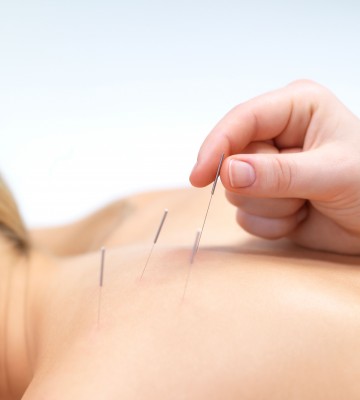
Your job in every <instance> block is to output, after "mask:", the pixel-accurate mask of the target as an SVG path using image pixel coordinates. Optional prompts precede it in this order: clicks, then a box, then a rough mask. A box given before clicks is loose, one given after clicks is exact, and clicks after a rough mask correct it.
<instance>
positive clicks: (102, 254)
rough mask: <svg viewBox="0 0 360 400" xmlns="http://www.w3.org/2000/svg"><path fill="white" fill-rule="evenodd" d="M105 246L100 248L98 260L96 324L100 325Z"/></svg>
mask: <svg viewBox="0 0 360 400" xmlns="http://www.w3.org/2000/svg"><path fill="white" fill-rule="evenodd" d="M105 251H106V249H105V247H102V248H101V262H100V276H99V300H98V318H97V325H98V327H99V325H100V312H101V295H102V287H103V283H104V265H105Z"/></svg>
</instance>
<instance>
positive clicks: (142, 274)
mask: <svg viewBox="0 0 360 400" xmlns="http://www.w3.org/2000/svg"><path fill="white" fill-rule="evenodd" d="M168 212H169V210H168V209H167V208H165V210H164V215H163V216H162V219H161V222H160V225H159V227H158V229H157V231H156V235H155V238H154V241H153V245H152V247H151V250H150V253H149V255H148V258H147V260H146V263H145V266H144V268H143V270H142V273H141V276H140V280H141V279H142V277H143V276H144V273H145V270H146V267H147V265H148V263H149V260H150V257H151V255H152V252H153V250H154V247H155V245H156V242H157V240H158V239H159V236H160V232H161V230H162V227H163V225H164V222H165V219H166V217H167V215H168Z"/></svg>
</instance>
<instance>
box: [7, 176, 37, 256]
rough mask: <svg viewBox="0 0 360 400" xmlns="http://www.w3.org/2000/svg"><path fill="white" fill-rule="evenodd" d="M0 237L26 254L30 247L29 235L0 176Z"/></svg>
mask: <svg viewBox="0 0 360 400" xmlns="http://www.w3.org/2000/svg"><path fill="white" fill-rule="evenodd" d="M0 236H2V237H4V238H5V239H6V240H8V241H9V242H10V244H12V245H13V246H14V247H15V248H16V249H17V250H19V251H21V252H22V253H27V251H28V250H29V247H30V243H29V235H28V232H27V230H26V228H25V225H24V223H23V221H22V218H21V216H20V213H19V209H18V207H17V205H16V202H15V200H14V197H13V196H12V194H11V192H10V190H9V188H8V187H7V185H6V184H5V182H4V179H3V178H2V177H1V175H0Z"/></svg>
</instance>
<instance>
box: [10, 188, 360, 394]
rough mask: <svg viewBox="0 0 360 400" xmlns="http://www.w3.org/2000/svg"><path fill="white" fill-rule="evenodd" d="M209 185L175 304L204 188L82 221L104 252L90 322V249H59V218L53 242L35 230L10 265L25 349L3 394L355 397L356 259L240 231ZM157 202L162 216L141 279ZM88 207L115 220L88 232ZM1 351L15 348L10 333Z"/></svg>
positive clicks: (128, 203)
mask: <svg viewBox="0 0 360 400" xmlns="http://www.w3.org/2000/svg"><path fill="white" fill-rule="evenodd" d="M222 191H223V190H222V188H221V186H218V188H217V190H216V193H215V197H214V199H213V202H212V206H211V209H210V212H209V216H208V220H207V223H206V225H205V229H204V234H203V237H202V241H201V244H200V249H199V253H198V254H197V257H196V259H195V263H194V264H193V266H192V270H191V274H190V280H189V285H188V287H187V291H186V294H185V297H184V300H182V296H183V289H184V284H185V280H186V276H187V273H188V268H189V267H190V265H189V258H190V253H191V247H192V244H193V243H192V242H193V239H194V236H195V231H196V229H197V228H198V226H199V225H201V223H202V218H203V216H204V212H205V209H206V206H207V202H208V199H209V194H210V192H209V188H206V189H205V190H202V191H201V190H195V189H192V190H179V191H166V192H161V193H150V194H144V195H138V196H134V197H131V198H129V199H127V200H125V201H124V202H121V203H118V207H113V208H111V207H110V209H108V212H107V211H106V210H103V211H102V212H100V214H94V215H93V216H92V217H89V219H86V220H84V221H82V223H81V224H80V225H81V226H82V227H83V229H84V236H87V235H89V230H90V227H92V228H91V229H94V231H93V232H94V237H98V238H101V237H106V240H104V241H103V242H102V239H99V243H96V241H95V242H93V243H91V245H89V246H90V247H91V246H94V247H97V248H100V246H101V245H102V244H104V245H106V247H107V249H108V250H107V253H106V262H105V278H104V287H103V291H102V307H101V314H100V324H99V325H98V324H97V312H98V308H97V306H98V294H99V288H98V279H99V266H100V252H99V251H96V252H93V251H89V252H87V251H85V249H84V248H83V247H82V246H84V243H85V242H86V241H85V242H84V243H82V246H80V248H78V249H76V248H75V247H74V245H73V243H69V248H70V249H71V251H70V252H71V255H66V245H65V242H66V241H65V240H64V237H63V236H62V235H63V232H64V230H66V228H65V227H63V228H61V229H60V230H59V231H58V232H59V235H60V237H61V239H62V240H61V243H62V246H61V248H59V247H57V246H56V235H57V231H56V230H52V231H51V235H53V239H52V240H49V232H48V234H47V236H46V235H45V233H46V232H45V231H43V232H41V231H37V232H34V233H33V238H34V243H35V247H34V250H33V252H32V254H31V256H30V257H29V259H28V260H27V261H26V262H25V261H23V264H21V266H20V270H21V268H22V269H23V271H27V274H28V275H27V276H28V277H27V279H28V280H30V281H31V290H28V291H27V296H28V302H27V304H29V303H30V304H31V306H30V307H29V309H28V310H27V315H28V318H29V319H28V323H27V327H26V328H27V331H28V335H27V339H28V343H29V344H28V347H29V349H28V350H29V351H28V354H30V356H29V355H26V352H25V351H24V352H23V353H22V358H23V359H22V360H21V361H22V365H28V367H27V370H25V371H23V372H22V373H21V374H20V373H19V371H18V370H17V369H16V368H15V367H12V368H10V369H9V370H8V374H9V376H10V377H11V379H10V381H11V382H13V391H14V392H16V391H17V393H18V394H19V395H18V397H14V398H19V397H20V395H21V391H22V390H25V389H26V390H25V394H24V396H23V399H25V400H33V399H36V400H41V399H46V400H52V399H54V400H57V399H90V400H91V399H99V398H101V399H119V398H121V399H125V400H126V399H129V400H130V399H144V398H146V399H210V400H211V399H219V398H221V399H263V398H267V399H288V398H291V399H313V398H316V399H339V398H346V399H357V398H359V396H360V383H359V382H360V381H359V379H358V377H359V376H358V371H360V361H359V360H360V357H359V354H360V339H359V337H360V335H359V330H360V299H359V295H358V293H359V288H360V272H359V269H358V261H359V260H358V258H357V257H350V256H340V255H334V254H332V255H331V254H326V253H320V252H315V251H309V250H304V249H301V248H298V247H295V246H294V245H292V244H290V243H289V242H287V241H278V242H271V243H269V242H267V241H264V240H261V239H254V238H251V236H250V235H248V234H246V233H245V232H243V231H241V230H239V228H238V226H237V225H236V223H235V220H234V218H233V208H232V207H230V206H229V205H228V204H227V202H226V200H225V197H224V196H223V193H222ZM165 207H167V208H168V209H169V216H168V219H167V221H166V223H165V225H164V228H163V231H162V234H161V236H160V238H159V241H158V243H157V245H156V247H155V249H154V252H153V255H152V258H151V259H150V262H149V265H148V269H147V270H146V272H145V274H144V278H143V280H141V281H140V280H139V277H140V274H141V271H142V268H143V266H144V262H145V260H146V257H147V255H148V252H149V250H150V248H151V244H152V239H153V235H154V233H155V231H156V228H157V224H158V223H159V220H160V218H161V215H162V211H163V208H165ZM109 210H110V211H109ZM99 215H101V216H102V218H100V220H102V219H106V218H108V217H109V221H111V220H112V219H114V218H118V219H119V221H121V222H119V224H118V225H117V226H112V227H111V229H110V230H112V232H111V233H110V232H109V228H108V227H106V226H105V225H103V226H102V228H101V231H102V232H100V231H98V230H96V224H95V223H94V221H96V220H97V217H98V216H99ZM111 216H112V217H113V218H111ZM78 227H79V225H78V224H75V225H73V226H72V227H68V230H67V232H68V234H69V235H70V237H72V236H71V230H72V229H76V230H77V231H76V232H77V234H78V235H79V240H80V241H81V237H82V235H81V234H80V232H79V231H78V229H79V228H78ZM105 233H106V234H105ZM89 236H91V235H89ZM44 237H47V241H45V242H44V241H43V238H44ZM44 243H45V244H44ZM46 252H48V253H49V254H46ZM56 252H58V253H61V256H60V255H59V256H57V257H54V256H51V255H50V254H51V253H56ZM20 270H19V275H18V279H17V282H20V283H21V282H24V279H25V277H24V276H21V274H20ZM17 295H19V293H17ZM21 304H24V303H23V302H22V303H21ZM20 314H23V312H21V310H20ZM20 328H22V329H23V330H24V329H25V328H24V326H22V327H21V324H20ZM14 330H15V325H14V326H12V331H13V332H14ZM25 336H26V335H25V334H23V335H22V337H25ZM9 340H10V339H9ZM19 344H20V346H19ZM16 345H17V346H16ZM9 346H10V348H12V349H14V348H16V347H18V346H19V348H22V349H24V342H23V340H22V339H21V335H20V338H19V336H18V338H17V339H16V340H15V339H11V342H9ZM19 361H20V360H19ZM16 383H18V385H19V387H16V386H17V385H16ZM2 398H4V399H7V397H5V396H3V397H2ZM8 398H10V397H8Z"/></svg>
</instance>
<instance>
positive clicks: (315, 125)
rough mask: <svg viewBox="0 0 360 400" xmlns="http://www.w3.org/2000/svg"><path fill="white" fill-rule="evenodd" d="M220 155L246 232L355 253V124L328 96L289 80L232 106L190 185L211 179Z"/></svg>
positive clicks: (358, 186) (358, 180) (359, 229)
mask: <svg viewBox="0 0 360 400" xmlns="http://www.w3.org/2000/svg"><path fill="white" fill-rule="evenodd" d="M222 153H225V157H226V158H225V160H224V163H223V166H222V169H221V175H220V176H221V180H222V182H223V184H224V186H225V188H226V189H227V192H226V195H227V198H228V200H229V201H230V202H231V203H232V204H233V205H235V206H236V207H237V221H238V223H239V225H240V226H241V227H242V228H244V229H245V230H246V231H248V232H250V233H252V234H254V235H256V236H260V237H264V238H267V239H277V238H281V237H288V238H290V239H291V240H293V241H294V242H295V243H297V244H300V245H302V246H305V247H308V248H312V249H317V250H325V251H331V252H336V253H343V254H354V255H359V254H360V120H359V119H358V118H357V117H356V116H355V115H354V114H352V113H351V112H350V111H349V110H348V109H347V108H346V107H345V106H344V105H343V104H342V103H341V102H340V101H339V100H338V99H337V98H336V97H335V96H334V95H333V94H332V93H331V92H330V91H329V90H327V89H326V88H324V87H322V86H320V85H319V84H316V83H314V82H310V81H296V82H294V83H291V84H290V85H288V86H286V87H285V88H282V89H279V90H276V91H273V92H270V93H267V94H265V95H262V96H259V97H257V98H255V99H252V100H250V101H248V102H246V103H243V104H240V105H238V106H236V107H235V108H234V109H232V110H231V111H230V112H229V113H228V114H227V115H225V117H224V118H223V119H222V120H221V121H220V122H219V123H218V124H217V125H216V126H215V128H214V129H213V130H212V132H211V133H210V134H209V135H208V137H207V138H206V139H205V141H204V143H203V145H202V146H201V148H200V151H199V155H198V161H197V163H196V165H195V167H194V169H193V171H192V173H191V176H190V181H191V183H192V184H193V185H194V186H197V187H203V186H206V185H207V184H209V183H210V182H211V181H212V180H213V179H214V176H215V173H216V168H217V166H218V163H219V159H220V157H221V155H222Z"/></svg>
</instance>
